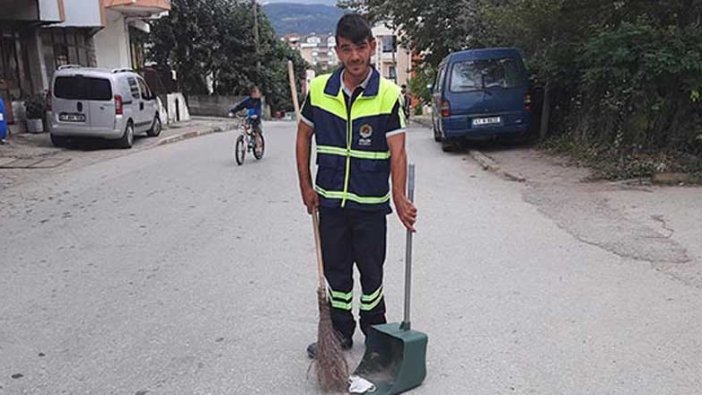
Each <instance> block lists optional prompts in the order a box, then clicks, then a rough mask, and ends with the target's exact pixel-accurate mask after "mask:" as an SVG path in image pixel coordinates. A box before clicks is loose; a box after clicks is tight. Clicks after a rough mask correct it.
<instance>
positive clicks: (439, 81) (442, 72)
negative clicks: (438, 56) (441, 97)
mask: <svg viewBox="0 0 702 395" xmlns="http://www.w3.org/2000/svg"><path fill="white" fill-rule="evenodd" d="M445 77H446V65H443V66H441V68H440V69H439V72H438V73H437V75H436V84H435V85H434V89H435V90H437V91H440V90H441V89H443V87H444V81H445V79H446V78H445Z"/></svg>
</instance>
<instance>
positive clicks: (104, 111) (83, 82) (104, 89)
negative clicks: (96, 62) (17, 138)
mask: <svg viewBox="0 0 702 395" xmlns="http://www.w3.org/2000/svg"><path fill="white" fill-rule="evenodd" d="M47 115H48V116H47V119H48V120H49V122H48V124H49V132H50V133H51V141H52V142H53V143H54V145H56V146H63V145H65V144H66V142H67V140H68V139H69V138H71V137H93V138H95V137H96V138H103V139H107V140H114V141H115V142H116V143H117V145H118V146H119V147H122V148H131V147H132V144H133V142H134V135H135V134H136V133H146V134H147V135H148V136H152V137H153V136H158V135H159V134H160V133H161V127H162V124H161V114H159V105H158V101H157V99H156V95H154V94H153V92H152V91H151V89H149V86H148V85H147V84H146V82H145V81H144V79H143V78H141V76H140V75H139V74H137V73H135V72H134V71H132V70H128V69H119V70H105V69H97V68H86V67H81V66H61V67H59V69H58V70H57V71H56V72H55V73H54V77H53V79H52V82H51V89H50V91H49V94H48V110H47Z"/></svg>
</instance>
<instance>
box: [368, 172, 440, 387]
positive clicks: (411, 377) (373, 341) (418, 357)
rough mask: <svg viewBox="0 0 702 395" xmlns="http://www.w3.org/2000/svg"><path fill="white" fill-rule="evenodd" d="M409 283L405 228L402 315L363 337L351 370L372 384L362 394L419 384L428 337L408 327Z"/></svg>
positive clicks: (409, 253) (411, 188)
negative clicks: (360, 351)
mask: <svg viewBox="0 0 702 395" xmlns="http://www.w3.org/2000/svg"><path fill="white" fill-rule="evenodd" d="M408 197H409V199H410V200H414V165H413V164H411V165H410V166H409V183H408ZM411 285H412V232H410V231H407V247H406V252H405V317H404V321H402V323H401V324H397V323H393V324H383V325H375V326H373V327H371V328H370V330H369V331H368V335H367V338H366V352H365V354H364V355H363V359H362V360H361V363H360V364H359V365H358V368H356V371H355V372H354V375H355V376H360V377H362V378H364V379H366V380H368V381H370V382H371V383H373V384H374V385H375V390H374V391H368V392H366V394H373V395H376V394H377V395H381V394H382V395H385V394H388V395H389V394H399V393H402V392H404V391H407V390H409V389H412V388H414V387H417V386H419V385H420V384H422V381H424V378H425V377H426V375H427V368H426V353H427V342H428V341H429V338H428V337H427V335H426V334H425V333H422V332H417V331H414V330H412V329H410V290H411Z"/></svg>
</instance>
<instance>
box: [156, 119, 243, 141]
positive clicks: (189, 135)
mask: <svg viewBox="0 0 702 395" xmlns="http://www.w3.org/2000/svg"><path fill="white" fill-rule="evenodd" d="M233 128H235V125H234V124H226V125H224V126H214V127H210V128H207V129H200V130H191V131H189V132H183V133H180V134H176V135H173V136H168V137H164V138H162V139H161V140H159V142H158V143H157V144H156V146H160V145H166V144H173V143H177V142H179V141H183V140H188V139H192V138H195V137H200V136H206V135H208V134H213V133H222V132H226V131H228V130H231V129H233Z"/></svg>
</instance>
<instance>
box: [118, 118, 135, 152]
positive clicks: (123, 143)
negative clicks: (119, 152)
mask: <svg viewBox="0 0 702 395" xmlns="http://www.w3.org/2000/svg"><path fill="white" fill-rule="evenodd" d="M133 144H134V125H132V122H131V121H129V123H127V128H126V129H124V134H123V135H122V138H120V139H119V141H118V143H117V145H119V147H120V148H125V149H129V148H132V145H133Z"/></svg>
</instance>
